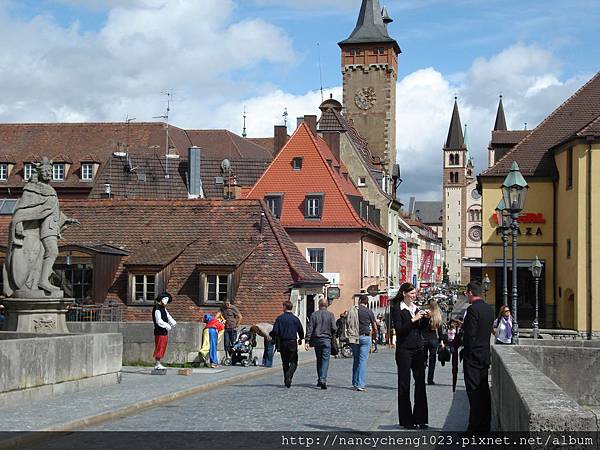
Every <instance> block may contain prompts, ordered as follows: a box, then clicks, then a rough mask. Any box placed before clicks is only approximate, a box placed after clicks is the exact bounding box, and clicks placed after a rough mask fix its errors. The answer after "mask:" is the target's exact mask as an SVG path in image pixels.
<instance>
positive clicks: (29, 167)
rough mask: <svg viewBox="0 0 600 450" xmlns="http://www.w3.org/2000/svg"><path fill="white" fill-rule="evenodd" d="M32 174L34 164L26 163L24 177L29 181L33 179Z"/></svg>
mask: <svg viewBox="0 0 600 450" xmlns="http://www.w3.org/2000/svg"><path fill="white" fill-rule="evenodd" d="M32 175H33V164H31V163H25V166H24V167H23V179H24V180H25V181H29V180H31V177H32Z"/></svg>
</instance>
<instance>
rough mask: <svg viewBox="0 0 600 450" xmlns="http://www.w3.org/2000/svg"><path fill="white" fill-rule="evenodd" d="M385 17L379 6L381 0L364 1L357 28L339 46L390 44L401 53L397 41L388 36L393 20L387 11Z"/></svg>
mask: <svg viewBox="0 0 600 450" xmlns="http://www.w3.org/2000/svg"><path fill="white" fill-rule="evenodd" d="M385 16H386V18H385V21H384V15H383V11H382V9H381V7H380V6H379V0H363V1H362V5H361V7H360V12H359V14H358V20H357V21H356V27H355V28H354V30H353V31H352V33H351V34H350V36H349V37H348V38H347V39H345V40H343V41H341V42H339V43H338V45H339V46H342V45H348V44H369V43H379V42H389V43H392V44H393V45H394V48H395V49H396V51H397V52H398V53H400V52H401V50H400V46H399V45H398V43H397V42H396V40H395V39H392V38H391V37H390V35H389V34H388V30H387V24H388V23H389V22H391V21H392V19H391V18H390V17H389V15H388V14H387V10H386V11H385Z"/></svg>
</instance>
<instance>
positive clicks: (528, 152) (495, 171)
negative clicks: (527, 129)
mask: <svg viewBox="0 0 600 450" xmlns="http://www.w3.org/2000/svg"><path fill="white" fill-rule="evenodd" d="M598 115H600V72H598V73H597V74H596V75H595V76H594V77H593V78H592V79H591V80H590V81H588V82H587V83H586V84H585V85H583V86H582V87H581V88H580V89H579V90H578V91H577V92H575V93H574V94H573V95H572V96H571V97H570V98H569V99H567V100H566V101H565V102H564V103H563V104H562V105H560V106H559V107H558V108H556V109H555V110H554V111H553V112H552V113H551V114H550V115H549V116H548V117H546V119H544V121H543V122H542V123H540V124H539V125H538V126H537V127H536V128H535V129H534V130H533V131H532V132H531V133H530V134H529V135H528V136H527V137H525V139H523V140H522V141H521V142H519V143H518V144H517V145H516V146H515V147H514V148H513V149H512V150H511V151H510V152H508V153H507V154H506V155H505V156H504V157H502V158H501V159H500V160H499V161H498V162H497V163H496V164H495V165H494V166H493V167H491V168H489V169H488V170H486V171H485V172H483V173H482V174H481V176H482V177H485V176H505V175H506V174H507V173H508V172H509V171H510V166H511V165H512V163H513V161H516V162H517V163H518V164H519V168H520V169H521V173H522V174H523V176H525V177H528V176H530V177H531V176H533V177H554V176H555V173H556V167H555V165H554V158H553V156H552V154H551V152H549V151H548V150H549V149H550V148H552V147H554V146H555V145H557V144H559V143H560V142H563V141H564V140H565V139H567V138H569V137H571V136H574V135H575V134H576V133H577V132H578V131H579V130H581V129H582V128H583V127H585V126H586V125H587V124H589V123H590V122H591V121H593V120H594V119H595V118H597V117H598Z"/></svg>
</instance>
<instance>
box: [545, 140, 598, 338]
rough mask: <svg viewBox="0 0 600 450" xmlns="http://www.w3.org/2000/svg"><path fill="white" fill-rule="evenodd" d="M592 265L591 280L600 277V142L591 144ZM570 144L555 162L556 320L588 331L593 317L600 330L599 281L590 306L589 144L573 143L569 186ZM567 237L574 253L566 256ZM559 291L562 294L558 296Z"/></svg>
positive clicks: (558, 155) (593, 286)
mask: <svg viewBox="0 0 600 450" xmlns="http://www.w3.org/2000/svg"><path fill="white" fill-rule="evenodd" d="M592 149H593V155H592V186H591V195H592V198H591V201H592V230H591V237H592V248H591V252H592V264H591V270H592V273H591V279H592V280H600V264H599V263H596V261H597V260H598V259H599V258H600V239H599V238H598V237H597V236H598V233H597V231H596V230H595V228H594V226H597V224H600V152H598V151H597V150H600V145H599V144H594V145H593V146H592ZM567 152H568V147H567V148H563V149H561V150H560V151H557V152H556V153H555V163H556V166H557V169H558V172H559V174H560V176H559V181H558V185H557V193H556V208H557V211H558V212H559V214H558V215H557V222H556V231H557V233H556V236H557V245H556V264H557V268H558V270H557V276H556V291H555V293H556V294H555V295H556V298H557V319H558V321H559V322H560V325H561V326H563V327H565V328H574V329H576V330H579V331H587V330H588V326H589V325H588V317H590V316H591V318H592V324H591V325H592V331H593V332H596V333H598V332H600V298H598V296H597V295H595V294H596V292H598V291H597V288H595V285H596V284H597V282H596V283H594V282H592V283H591V297H592V307H591V311H590V308H589V305H588V292H587V289H588V284H587V279H588V271H587V268H588V257H587V254H588V253H587V252H588V245H587V242H588V239H587V238H588V236H587V223H588V221H587V210H588V207H587V191H588V179H587V173H588V154H589V151H588V145H587V144H580V145H575V146H573V183H572V187H571V188H567V178H568V177H567ZM567 239H570V240H571V255H570V257H568V256H567ZM559 294H560V295H559Z"/></svg>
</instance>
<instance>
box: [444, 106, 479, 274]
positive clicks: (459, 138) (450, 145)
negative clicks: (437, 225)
mask: <svg viewBox="0 0 600 450" xmlns="http://www.w3.org/2000/svg"><path fill="white" fill-rule="evenodd" d="M443 151H444V180H443V191H444V233H443V236H444V237H443V239H444V248H445V249H446V264H448V276H449V278H450V282H461V281H462V278H463V276H462V272H463V269H462V258H463V248H464V245H465V240H466V239H465V237H466V234H465V231H466V220H465V219H466V217H465V215H466V214H465V212H464V211H465V203H466V198H465V197H466V195H465V194H466V186H467V184H468V181H469V179H470V178H471V177H472V166H471V164H470V162H469V161H467V146H466V145H465V141H464V136H463V131H462V125H461V123H460V114H459V112H458V102H457V99H456V97H454V109H453V111H452V119H451V120H450V129H449V130H448V137H447V138H446V144H445V145H444V149H443Z"/></svg>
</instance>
